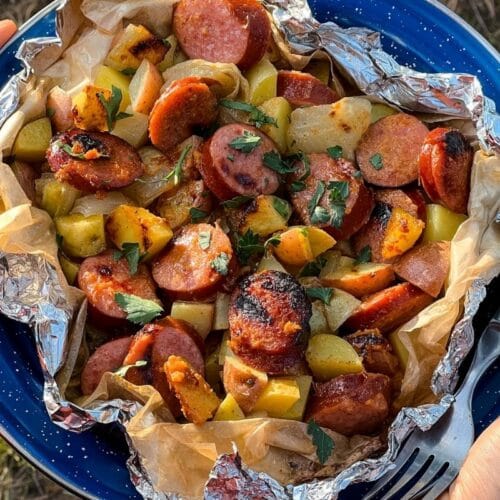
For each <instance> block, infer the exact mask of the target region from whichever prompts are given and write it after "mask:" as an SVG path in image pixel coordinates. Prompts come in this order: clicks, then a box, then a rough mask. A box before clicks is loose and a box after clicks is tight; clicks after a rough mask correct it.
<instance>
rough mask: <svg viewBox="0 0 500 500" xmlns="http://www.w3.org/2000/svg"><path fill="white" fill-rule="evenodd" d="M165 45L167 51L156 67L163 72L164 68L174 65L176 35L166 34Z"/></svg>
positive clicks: (176, 43)
mask: <svg viewBox="0 0 500 500" xmlns="http://www.w3.org/2000/svg"><path fill="white" fill-rule="evenodd" d="M164 44H165V46H166V47H167V53H166V54H165V57H164V58H163V60H162V61H161V62H160V63H159V64H158V69H159V70H160V71H161V72H162V73H163V71H165V70H166V69H168V68H170V67H171V66H173V65H174V56H175V52H176V50H177V45H178V42H177V37H176V36H175V35H170V36H168V37H167V38H166V39H165V41H164Z"/></svg>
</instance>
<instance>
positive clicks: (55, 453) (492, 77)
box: [0, 0, 500, 500]
mask: <svg viewBox="0 0 500 500" xmlns="http://www.w3.org/2000/svg"><path fill="white" fill-rule="evenodd" d="M58 3H59V2H54V3H52V4H51V5H49V6H48V7H47V8H45V9H44V10H43V11H41V12H40V13H39V14H38V15H36V16H35V17H34V18H32V19H31V20H30V21H29V22H28V23H26V24H25V25H24V26H23V27H22V29H21V30H20V33H19V34H18V36H17V37H16V38H15V39H14V40H12V41H11V42H10V43H9V44H8V45H7V47H5V48H4V50H3V51H2V52H1V53H0V86H1V85H3V84H4V83H5V82H6V81H7V79H8V78H9V77H10V76H11V75H13V74H15V73H16V72H17V71H19V69H20V64H19V61H17V60H16V59H15V57H14V55H15V52H16V50H17V48H18V47H19V45H20V43H21V42H22V40H24V39H28V38H33V37H40V36H52V35H53V34H54V28H55V8H56V7H57V5H58ZM311 5H312V8H313V10H314V12H315V15H316V16H317V18H318V19H319V20H320V21H326V20H333V21H335V22H337V23H338V24H340V25H342V26H366V27H369V28H372V29H374V30H377V31H380V32H381V33H382V34H383V43H384V46H385V48H386V50H387V51H388V52H389V53H391V54H393V55H394V56H395V57H396V58H397V60H398V61H399V62H400V63H402V64H407V65H409V66H411V67H412V68H415V69H418V70H421V71H445V72H451V71H458V72H467V73H473V74H475V75H477V76H478V77H479V78H480V80H481V82H482V84H483V87H484V89H485V92H486V94H487V95H488V96H489V97H491V98H492V99H493V100H495V101H496V103H497V107H498V106H499V103H500V83H499V82H500V74H499V72H500V57H499V54H498V53H497V52H496V51H495V50H494V49H493V48H492V47H491V46H490V45H488V43H487V42H486V41H485V40H484V39H483V38H481V37H480V36H479V35H478V34H477V33H476V32H475V31H474V30H473V29H472V28H470V27H469V26H468V25H467V24H465V23H464V22H463V21H462V20H460V19H459V18H458V17H456V16H455V15H454V14H452V13H451V12H450V11H448V10H447V9H446V8H444V7H442V6H441V5H440V4H439V3H438V2H437V1H434V0H426V1H420V2H415V1H414V0H398V1H395V0H392V1H390V0H370V1H368V2H367V1H366V0H348V1H345V2H344V1H342V0H313V1H312V2H311ZM499 293H500V290H499V286H498V280H497V283H496V284H495V285H494V286H493V289H491V290H490V293H489V300H487V301H486V304H484V305H483V306H482V312H481V314H479V315H478V318H477V320H476V323H477V324H476V327H477V328H476V331H481V329H482V328H484V325H485V323H486V321H487V319H488V316H489V315H490V314H491V313H493V310H492V309H493V308H494V307H497V306H498V296H499ZM495 297H497V300H496V301H495V300H494V298H495ZM499 389H500V373H499V370H498V365H496V366H493V367H492V368H491V369H490V370H489V372H488V373H487V374H486V375H485V376H484V377H483V380H482V381H481V383H480V385H479V387H478V390H477V391H476V395H475V399H474V412H475V417H474V418H475V423H476V431H477V432H480V431H481V430H482V429H483V428H484V427H485V426H486V425H488V424H489V423H490V422H491V421H492V420H493V419H494V418H495V417H496V416H498V415H499V414H500V411H499V410H500V404H499V402H498V399H499V398H498V391H499ZM41 398H42V373H41V370H40V368H39V364H38V359H37V357H36V350H35V345H34V342H33V340H32V335H31V333H30V331H29V330H28V329H27V328H26V327H25V326H23V325H20V324H18V323H15V322H13V321H10V320H7V319H5V318H4V317H0V434H1V435H2V436H3V437H4V438H5V439H6V440H7V441H8V442H9V443H10V444H11V445H12V446H13V447H14V448H16V449H17V450H18V451H19V452H20V453H21V454H22V455H24V456H25V457H26V458H27V459H28V460H29V461H30V462H32V463H33V464H34V465H35V466H36V467H38V468H40V469H41V470H43V471H44V472H45V473H47V474H48V475H49V476H51V477H52V478H53V479H54V480H55V481H57V482H59V483H61V484H62V485H64V486H65V487H66V488H68V489H69V490H70V491H72V492H74V493H76V494H78V495H80V496H82V497H88V498H93V497H97V498H106V499H107V500H111V499H118V498H120V499H121V498H139V496H138V494H137V493H136V491H135V488H134V486H133V485H132V483H131V482H130V478H129V474H128V471H127V468H126V466H125V461H126V459H127V457H128V451H127V447H126V445H125V440H124V438H123V436H122V434H121V431H120V430H119V429H118V428H117V427H111V426H107V427H97V428H94V429H93V430H92V431H89V432H86V433H84V434H80V435H78V434H73V433H70V432H66V431H64V430H62V429H60V428H59V427H57V426H55V425H54V424H52V423H51V422H50V420H49V418H48V416H47V413H46V411H45V407H44V405H43V402H42V399H41ZM364 488H366V486H365V487H364ZM362 492H363V488H362V487H360V486H357V487H355V488H349V489H348V490H346V492H344V494H343V495H342V496H343V497H344V498H348V497H349V498H360V497H361V496H362Z"/></svg>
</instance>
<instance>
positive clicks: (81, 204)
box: [70, 191, 134, 215]
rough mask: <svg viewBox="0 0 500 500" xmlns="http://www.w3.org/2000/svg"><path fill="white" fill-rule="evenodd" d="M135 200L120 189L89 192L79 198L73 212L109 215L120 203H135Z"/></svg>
mask: <svg viewBox="0 0 500 500" xmlns="http://www.w3.org/2000/svg"><path fill="white" fill-rule="evenodd" d="M133 204H134V203H133V201H132V200H131V199H130V198H127V197H126V196H125V195H124V194H123V193H122V192H120V191H108V192H107V193H102V192H101V193H98V194H87V195H85V196H82V197H81V198H78V199H77V200H76V202H75V204H74V205H73V208H72V209H71V212H70V213H72V214H82V215H95V214H103V215H109V214H110V213H111V212H112V211H113V210H114V209H115V208H117V207H119V206H120V205H133Z"/></svg>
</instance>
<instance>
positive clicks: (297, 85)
mask: <svg viewBox="0 0 500 500" xmlns="http://www.w3.org/2000/svg"><path fill="white" fill-rule="evenodd" d="M277 95H278V96H281V97H284V98H285V99H286V100H287V101H288V102H289V103H290V104H291V105H292V106H317V105H319V104H330V103H332V102H335V101H337V100H338V96H337V94H335V92H334V91H333V90H332V89H331V88H330V87H329V86H328V85H325V84H324V83H323V82H322V81H321V80H318V78H316V77H315V76H313V75H310V74H309V73H302V72H301V71H286V70H282V71H280V72H278V87H277Z"/></svg>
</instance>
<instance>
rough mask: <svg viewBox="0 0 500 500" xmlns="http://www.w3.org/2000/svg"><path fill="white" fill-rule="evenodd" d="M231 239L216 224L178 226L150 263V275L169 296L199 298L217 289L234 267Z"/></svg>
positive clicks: (173, 297) (174, 297)
mask: <svg viewBox="0 0 500 500" xmlns="http://www.w3.org/2000/svg"><path fill="white" fill-rule="evenodd" d="M234 265H235V259H234V258H233V248H232V246H231V241H230V240H229V238H228V237H227V235H226V234H225V233H224V231H223V230H222V229H221V228H220V227H219V226H212V225H210V224H190V225H187V226H184V227H182V228H181V229H180V231H179V233H177V235H176V236H175V237H174V239H173V240H172V242H171V243H170V245H169V246H168V247H167V250H166V252H165V253H163V254H162V255H160V256H159V257H158V258H157V259H156V260H155V261H154V262H153V267H152V272H153V278H154V280H155V281H156V283H157V284H158V286H159V287H160V288H163V290H165V291H166V292H167V294H168V295H169V297H170V298H172V299H188V300H189V299H195V298H196V299H200V298H205V297H207V296H209V295H211V294H212V293H214V292H216V291H217V290H218V289H219V288H220V287H221V286H222V285H223V284H224V282H225V281H226V277H227V276H230V274H231V271H232V270H234Z"/></svg>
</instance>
